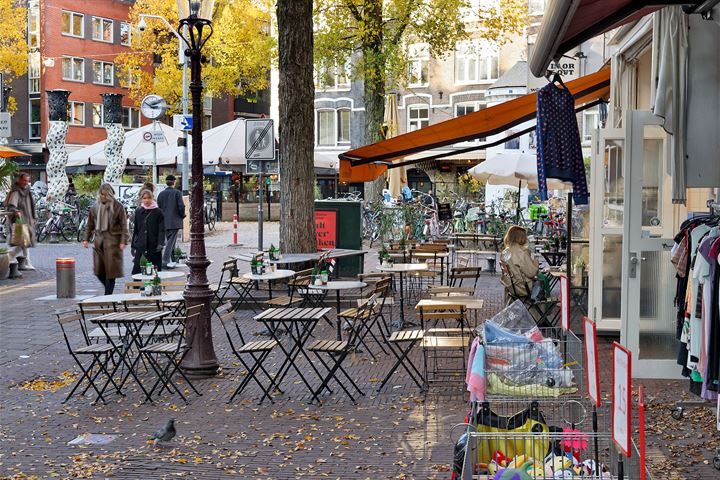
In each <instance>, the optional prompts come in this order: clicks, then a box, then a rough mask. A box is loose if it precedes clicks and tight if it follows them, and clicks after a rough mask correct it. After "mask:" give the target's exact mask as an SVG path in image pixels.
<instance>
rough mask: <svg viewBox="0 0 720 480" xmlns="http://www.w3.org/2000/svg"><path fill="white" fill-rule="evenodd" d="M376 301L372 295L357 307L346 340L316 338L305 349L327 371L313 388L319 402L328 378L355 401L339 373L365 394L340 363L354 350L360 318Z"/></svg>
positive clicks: (359, 391)
mask: <svg viewBox="0 0 720 480" xmlns="http://www.w3.org/2000/svg"><path fill="white" fill-rule="evenodd" d="M376 301H377V299H376V297H375V295H373V296H371V297H370V298H369V299H368V301H367V302H365V303H364V304H363V305H362V306H360V307H358V309H357V313H356V316H355V318H354V319H353V323H352V328H351V329H350V334H349V335H348V337H347V340H316V341H314V342H313V343H311V344H310V345H309V346H308V347H307V350H308V351H310V352H313V353H314V354H315V356H316V357H317V359H318V361H319V362H320V363H322V365H323V367H325V370H326V372H327V373H326V375H325V377H324V378H323V379H322V382H321V383H320V386H319V387H318V388H317V390H315V392H314V394H313V399H315V398H318V402H319V401H320V400H319V397H318V396H319V395H320V394H321V393H322V391H323V390H324V389H325V388H327V387H328V386H329V385H328V384H329V383H330V380H335V382H336V383H337V384H338V385H340V388H342V389H343V391H344V392H345V394H346V395H347V396H348V397H349V398H350V400H351V401H352V402H353V403H357V402H356V401H355V397H353V396H352V394H351V393H350V391H349V390H348V388H347V387H346V386H345V384H344V383H343V382H342V381H341V380H340V378H339V373H342V374H343V375H344V376H345V378H346V379H347V380H348V381H349V382H350V384H351V385H352V386H353V387H354V388H355V390H356V391H357V392H358V393H359V394H360V395H365V394H364V393H363V392H362V390H360V388H359V387H358V386H357V384H356V383H355V381H354V380H353V379H352V377H350V375H349V374H348V373H347V371H346V370H345V369H344V368H343V366H342V363H343V362H344V361H345V359H346V358H347V356H348V354H350V352H352V351H354V350H355V347H356V345H357V341H358V338H359V333H360V326H361V325H362V318H363V316H364V315H367V312H368V311H372V309H373V308H375V304H376ZM323 355H326V356H327V360H326V359H325V358H323Z"/></svg>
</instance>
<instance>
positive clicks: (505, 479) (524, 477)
mask: <svg viewBox="0 0 720 480" xmlns="http://www.w3.org/2000/svg"><path fill="white" fill-rule="evenodd" d="M532 465H533V461H532V460H528V461H527V462H525V463H523V464H522V465H520V467H519V468H503V469H501V470H498V472H497V473H496V474H495V478H494V480H533V478H532V477H531V476H530V475H529V474H528V472H527V471H528V468H530V467H532Z"/></svg>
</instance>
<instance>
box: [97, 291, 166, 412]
mask: <svg viewBox="0 0 720 480" xmlns="http://www.w3.org/2000/svg"><path fill="white" fill-rule="evenodd" d="M107 296H111V295H107ZM168 315H170V312H169V311H167V310H164V311H158V312H138V311H130V312H111V313H106V314H105V315H101V316H99V317H95V318H92V319H91V320H90V321H91V322H92V323H95V324H97V325H98V326H99V327H100V328H101V329H102V330H103V332H104V333H105V337H106V338H107V341H108V342H110V343H111V344H112V345H113V346H114V347H116V348H117V350H118V352H119V357H118V361H117V363H116V364H115V367H114V368H113V370H112V372H110V374H109V375H108V380H107V381H106V382H105V385H103V388H102V389H101V390H100V396H101V397H102V394H103V393H105V390H106V389H107V387H108V385H110V383H112V384H113V385H114V386H115V388H116V389H117V391H118V393H119V394H121V395H122V388H123V386H124V385H125V382H126V381H127V379H128V378H129V377H130V376H132V377H133V379H134V380H135V382H136V383H137V384H138V386H139V387H140V389H141V390H142V391H143V393H144V394H145V398H146V399H147V400H148V401H152V400H151V394H152V390H151V391H150V392H148V391H147V390H146V389H145V387H144V386H143V384H142V382H141V381H140V379H139V378H138V376H137V371H136V369H137V366H138V361H139V360H140V349H141V348H142V347H143V346H144V345H143V339H142V335H141V332H142V327H143V326H144V325H145V324H147V323H150V322H156V321H158V320H161V319H163V318H165V317H167V316H168ZM107 327H111V330H112V332H115V331H120V332H123V334H122V335H121V336H120V338H119V339H117V340H119V341H120V345H117V344H116V343H115V342H116V341H117V340H115V339H114V338H115V337H113V336H112V335H111V334H110V332H108V330H106V328H107ZM153 332H154V331H153ZM148 338H150V337H149V336H148ZM133 352H135V353H136V355H135V356H134V358H132V359H131V358H130V356H131V355H132V354H133ZM121 365H122V366H124V367H127V372H126V373H125V374H124V375H123V377H122V380H121V381H120V384H119V385H117V384H116V383H115V381H114V380H113V379H112V378H113V376H114V375H115V373H116V372H117V371H118V369H119V368H120V366H121Z"/></svg>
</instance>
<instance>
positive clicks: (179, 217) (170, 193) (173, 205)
mask: <svg viewBox="0 0 720 480" xmlns="http://www.w3.org/2000/svg"><path fill="white" fill-rule="evenodd" d="M165 182H166V183H167V188H166V189H165V190H163V191H162V192H160V195H158V199H157V202H158V205H159V206H160V209H161V210H162V212H163V215H164V216H165V251H164V252H163V256H162V268H175V262H173V259H172V253H173V250H175V242H177V236H178V233H179V232H180V230H181V229H182V228H183V218H185V203H183V197H182V193H181V192H180V190H178V189H176V188H174V187H175V175H168V176H167V177H166V178H165Z"/></svg>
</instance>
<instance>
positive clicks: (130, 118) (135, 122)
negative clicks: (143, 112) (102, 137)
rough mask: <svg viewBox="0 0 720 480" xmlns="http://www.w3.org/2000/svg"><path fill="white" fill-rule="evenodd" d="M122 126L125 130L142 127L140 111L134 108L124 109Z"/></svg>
mask: <svg viewBox="0 0 720 480" xmlns="http://www.w3.org/2000/svg"><path fill="white" fill-rule="evenodd" d="M122 125H123V127H124V128H138V127H139V126H140V110H138V109H137V108H134V107H123V113H122Z"/></svg>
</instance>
